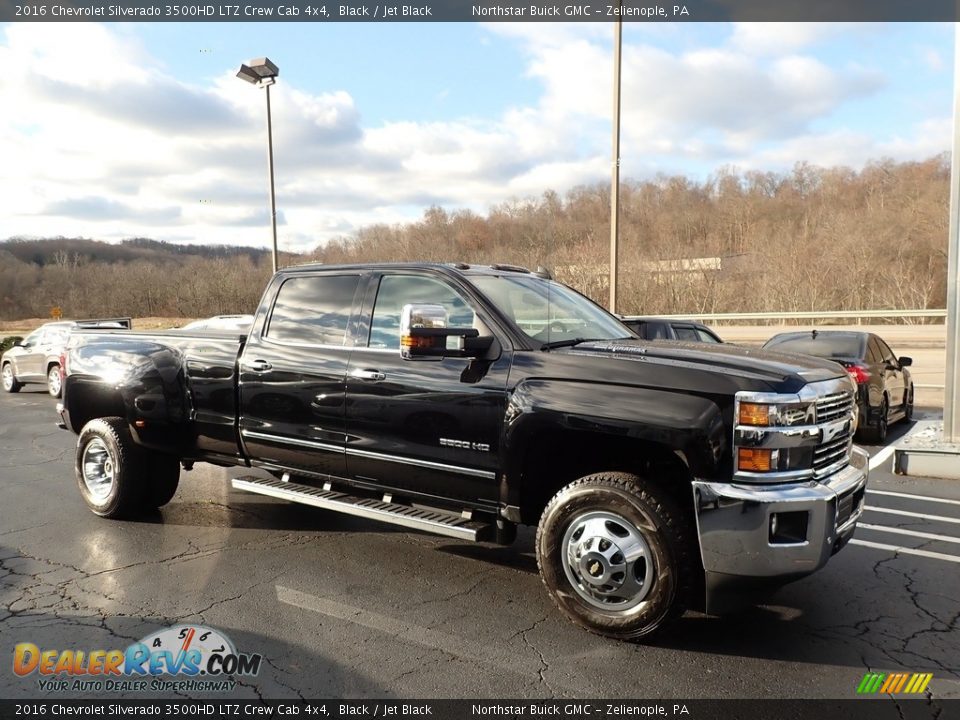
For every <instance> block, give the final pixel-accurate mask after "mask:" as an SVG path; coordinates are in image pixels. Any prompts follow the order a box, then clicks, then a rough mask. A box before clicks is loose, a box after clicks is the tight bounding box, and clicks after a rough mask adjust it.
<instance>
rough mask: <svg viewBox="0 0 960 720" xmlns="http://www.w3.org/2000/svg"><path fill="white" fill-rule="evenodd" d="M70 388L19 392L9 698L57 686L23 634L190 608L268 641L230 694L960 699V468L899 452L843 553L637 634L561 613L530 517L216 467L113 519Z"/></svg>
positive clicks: (41, 639) (6, 675)
mask: <svg viewBox="0 0 960 720" xmlns="http://www.w3.org/2000/svg"><path fill="white" fill-rule="evenodd" d="M53 405H54V402H53V400H51V398H49V397H48V396H47V395H46V393H45V392H44V390H43V388H41V387H40V386H36V387H33V386H28V387H27V388H25V389H24V390H22V391H21V392H20V393H19V394H16V395H7V394H3V395H0V697H3V698H36V697H39V696H42V694H43V693H42V692H40V691H39V690H38V685H37V679H36V676H32V677H27V678H20V677H18V676H16V675H15V674H14V673H13V672H12V671H11V662H10V660H11V657H12V653H13V647H14V645H15V644H17V643H20V642H32V643H35V644H36V645H37V646H39V647H42V648H57V649H63V648H85V649H87V648H89V649H112V648H120V649H122V648H125V647H126V646H127V645H129V644H130V643H132V642H135V641H137V640H139V639H140V638H142V637H144V636H146V635H147V634H149V633H152V632H155V631H157V630H160V629H162V628H164V627H168V626H171V625H175V624H178V623H202V624H205V625H210V626H213V627H215V628H218V629H220V630H222V631H224V632H225V633H227V634H228V635H229V637H230V638H232V639H233V641H234V643H235V644H236V646H237V648H238V649H240V650H243V651H247V652H257V653H261V654H262V655H263V656H264V658H265V664H264V666H263V667H262V669H261V671H260V673H259V675H258V676H256V677H253V678H237V682H238V685H237V686H236V687H235V688H234V689H233V690H232V691H231V692H229V693H224V694H223V695H220V696H219V697H226V696H229V697H231V698H244V697H249V698H256V697H258V696H260V697H264V698H296V697H307V698H318V697H380V698H391V697H396V698H412V697H423V698H443V697H481V698H498V697H514V698H537V697H573V698H583V697H619V698H623V697H642V698H651V699H652V698H685V699H695V698H718V697H731V698H766V697H816V698H821V697H825V698H851V697H855V696H856V694H855V693H856V688H857V685H858V684H859V683H860V681H861V679H862V678H863V676H864V673H865V672H868V671H875V672H894V671H904V672H930V673H933V680H932V681H931V683H930V685H929V687H928V691H927V696H928V698H932V700H933V701H936V700H939V699H946V698H960V653H958V652H957V647H958V646H960V643H958V640H960V628H958V623H960V607H958V603H957V598H958V597H960V486H958V485H957V484H956V483H953V484H951V483H950V482H947V481H937V480H930V479H922V478H902V477H897V476H894V475H892V474H891V471H890V459H889V457H887V458H886V459H885V460H883V459H882V456H881V460H882V461H880V460H878V462H877V467H876V468H874V470H873V474H872V481H871V486H870V491H869V493H868V495H867V511H866V513H865V514H864V517H863V520H862V522H863V525H862V526H861V529H859V530H858V532H857V536H856V538H855V540H854V544H851V545H850V546H848V547H847V548H846V549H844V550H843V551H842V552H841V553H840V554H839V555H837V556H836V557H834V558H833V559H832V560H831V562H830V563H829V564H828V566H827V567H826V568H825V569H824V570H822V571H820V572H819V573H817V574H815V575H813V576H811V577H809V578H806V579H804V580H801V581H799V582H796V583H794V584H792V585H789V586H787V587H786V588H784V589H782V590H780V591H779V592H778V593H777V594H775V595H774V596H772V598H770V599H769V600H768V601H767V602H766V604H764V605H762V606H758V607H755V608H752V609H750V610H748V611H745V612H743V613H740V614H738V615H735V616H731V617H726V618H713V617H707V616H703V615H699V614H692V613H691V614H688V615H687V616H686V617H684V618H683V619H681V620H680V621H679V622H678V623H677V624H676V625H674V626H673V628H672V631H671V632H669V633H668V634H666V635H664V636H662V637H660V638H659V639H658V640H656V641H655V642H654V643H653V644H650V645H635V644H628V643H619V642H614V641H610V640H606V639H602V638H599V637H595V636H592V635H590V634H587V633H585V632H583V631H581V630H578V629H577V628H575V627H574V626H573V625H571V624H569V623H568V622H567V621H565V620H564V619H563V618H562V617H561V616H560V614H559V612H558V611H556V610H555V608H554V607H553V605H552V603H551V602H550V600H549V598H548V597H547V594H546V592H545V590H544V589H543V587H542V586H541V583H540V579H539V576H538V574H537V568H536V562H535V559H534V556H533V533H532V532H531V531H530V530H529V529H525V530H522V531H521V534H520V537H519V539H518V540H517V542H516V543H515V545H514V546H512V547H509V548H502V547H496V546H491V545H468V544H464V543H462V542H460V541H457V540H451V539H446V538H438V537H434V536H430V535H424V534H420V533H416V532H409V531H406V530H403V529H398V528H394V527H392V526H387V525H381V524H377V523H374V522H368V521H363V520H359V519H354V518H350V517H346V516H342V515H337V514H332V513H327V512H324V511H320V510H315V509H312V508H307V507H302V506H297V505H290V504H285V503H283V502H279V501H272V500H271V499H269V498H264V497H261V496H252V495H246V494H243V493H241V492H237V491H233V490H231V489H230V487H229V484H228V482H227V478H228V477H229V471H228V470H225V469H222V468H216V467H213V466H209V465H202V466H199V465H198V466H197V468H196V469H195V470H194V471H192V472H190V473H184V474H183V475H182V478H181V485H180V490H179V491H178V493H177V495H176V497H175V498H174V500H173V501H172V502H171V504H170V505H168V506H167V507H165V508H163V509H162V511H160V512H158V513H156V514H155V515H154V516H152V517H149V518H144V519H142V520H139V521H132V522H115V521H108V520H103V519H100V518H97V517H95V516H94V515H93V514H91V513H90V512H89V511H88V510H87V509H86V507H85V506H84V504H83V503H82V501H81V499H80V497H79V495H78V493H77V489H76V486H75V480H74V475H73V453H74V444H75V437H74V436H73V435H72V434H70V433H68V432H66V431H63V430H59V429H57V428H56V427H55V426H54V424H53V419H54V415H53ZM906 430H907V428H904V427H902V426H897V428H896V432H893V433H891V434H892V438H893V439H895V438H896V437H897V436H898V435H900V434H902V433H903V432H905V431H906ZM869 449H870V450H871V452H872V453H874V454H876V453H878V452H879V451H880V450H881V449H880V448H869ZM71 696H73V697H86V695H84V694H83V693H65V694H62V695H60V697H71ZM112 696H113V697H135V698H140V697H144V696H147V697H149V696H150V694H149V693H147V694H144V693H124V692H117V693H113V695H112Z"/></svg>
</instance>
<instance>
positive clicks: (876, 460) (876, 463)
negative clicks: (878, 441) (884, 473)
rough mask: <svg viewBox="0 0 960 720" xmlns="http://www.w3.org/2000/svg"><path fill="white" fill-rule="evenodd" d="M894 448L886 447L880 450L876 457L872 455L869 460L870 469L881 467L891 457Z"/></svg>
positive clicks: (891, 446)
mask: <svg viewBox="0 0 960 720" xmlns="http://www.w3.org/2000/svg"><path fill="white" fill-rule="evenodd" d="M893 451H894V447H893V445H887V446H886V447H885V448H883V449H882V450H880V451H879V452H878V453H877V454H876V455H873V456H872V457H871V458H870V469H871V470H876V469H877V468H878V467H880V466H881V465H883V463H885V462H886V461H887V460H889V459H890V457H891V456H892V455H893Z"/></svg>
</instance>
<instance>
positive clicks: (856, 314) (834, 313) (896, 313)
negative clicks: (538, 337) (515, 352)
mask: <svg viewBox="0 0 960 720" xmlns="http://www.w3.org/2000/svg"><path fill="white" fill-rule="evenodd" d="M946 316H947V311H946V309H945V308H935V309H932V310H894V309H890V310H828V311H820V310H802V311H798V312H766V313H682V314H679V315H657V317H663V318H670V319H673V320H713V321H716V320H805V319H818V318H852V319H858V318H893V317H904V318H923V317H926V318H945V317H946ZM625 317H643V316H638V315H636V316H630V315H627V316H625Z"/></svg>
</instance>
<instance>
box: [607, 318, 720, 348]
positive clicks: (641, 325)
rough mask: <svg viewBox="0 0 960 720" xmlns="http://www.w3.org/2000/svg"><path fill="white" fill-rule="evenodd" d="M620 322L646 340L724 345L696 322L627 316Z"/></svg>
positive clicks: (701, 324) (711, 331) (717, 337)
mask: <svg viewBox="0 0 960 720" xmlns="http://www.w3.org/2000/svg"><path fill="white" fill-rule="evenodd" d="M620 321H621V322H622V323H623V324H624V325H626V326H627V327H628V328H630V329H631V330H633V331H634V332H635V333H636V334H637V335H639V336H640V337H642V338H643V339H644V340H689V341H692V342H707V343H722V342H723V340H721V339H720V336H719V335H717V334H716V333H715V332H714V331H713V330H711V329H710V328H708V327H707V326H706V325H704V324H703V323H698V322H697V321H695V320H674V319H672V318H657V317H640V316H635V315H627V316H625V317H622V318H620Z"/></svg>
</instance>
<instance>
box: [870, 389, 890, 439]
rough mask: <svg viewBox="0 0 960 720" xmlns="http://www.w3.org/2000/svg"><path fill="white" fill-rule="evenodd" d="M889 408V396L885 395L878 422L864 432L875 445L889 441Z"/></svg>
mask: <svg viewBox="0 0 960 720" xmlns="http://www.w3.org/2000/svg"><path fill="white" fill-rule="evenodd" d="M889 410H890V405H889V404H888V403H887V396H886V395H884V396H883V402H882V403H880V413H879V416H878V417H877V422H876V423H874V424H873V426H872V427H870V428H868V429H867V432H866V433H864V434H865V435H866V437H867V439H868V440H869V441H870V442H872V443H874V444H875V445H883V444H884V443H886V442H887V430H888V429H889V420H888V419H887V416H888V415H889Z"/></svg>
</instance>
